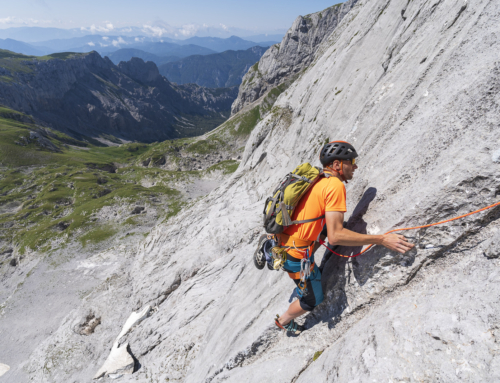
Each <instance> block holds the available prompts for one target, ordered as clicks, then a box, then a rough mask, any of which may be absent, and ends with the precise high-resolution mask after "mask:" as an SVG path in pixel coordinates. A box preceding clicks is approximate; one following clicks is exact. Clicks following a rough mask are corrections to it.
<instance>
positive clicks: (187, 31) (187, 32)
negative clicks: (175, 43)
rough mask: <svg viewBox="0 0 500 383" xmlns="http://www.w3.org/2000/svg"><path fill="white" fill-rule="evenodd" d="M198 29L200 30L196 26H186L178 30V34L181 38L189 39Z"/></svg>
mask: <svg viewBox="0 0 500 383" xmlns="http://www.w3.org/2000/svg"><path fill="white" fill-rule="evenodd" d="M198 29H200V27H199V26H198V25H195V24H186V25H183V26H182V27H181V28H180V29H179V33H180V34H181V35H183V36H186V37H190V36H194V35H195V34H196V32H198Z"/></svg>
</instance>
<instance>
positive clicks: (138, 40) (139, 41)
mask: <svg viewBox="0 0 500 383" xmlns="http://www.w3.org/2000/svg"><path fill="white" fill-rule="evenodd" d="M134 40H135V41H137V42H138V43H142V42H143V41H144V37H136V38H135V39H134Z"/></svg>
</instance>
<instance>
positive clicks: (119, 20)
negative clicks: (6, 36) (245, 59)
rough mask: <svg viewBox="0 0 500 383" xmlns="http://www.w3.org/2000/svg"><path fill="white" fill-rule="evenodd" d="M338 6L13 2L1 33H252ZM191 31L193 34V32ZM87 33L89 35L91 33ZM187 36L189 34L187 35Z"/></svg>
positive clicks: (257, 0) (227, 0)
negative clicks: (35, 29)
mask: <svg viewBox="0 0 500 383" xmlns="http://www.w3.org/2000/svg"><path fill="white" fill-rule="evenodd" d="M339 2H340V1H338V0H307V1H306V0H274V1H269V0H252V1H247V0H212V1H206V0H176V1H172V0H141V1H136V0H78V1H75V0H15V1H2V3H3V4H2V6H1V10H0V28H8V27H20V26H41V27H57V28H81V27H84V28H91V26H92V25H93V26H94V30H97V31H98V30H99V28H101V29H102V30H104V29H113V28H114V29H116V28H120V27H126V26H137V27H144V25H151V26H160V27H161V26H164V27H165V26H172V27H182V26H188V27H189V26H202V25H205V26H211V27H216V28H224V27H226V28H231V27H232V28H240V29H245V30H251V31H255V33H272V32H273V31H275V30H286V29H288V28H289V27H290V26H291V24H292V22H293V20H294V19H295V18H296V17H297V16H298V15H305V14H308V13H312V12H317V11H320V10H322V9H325V8H327V7H329V6H332V5H334V4H336V3H339ZM195 29H196V28H195V27H192V30H195ZM89 30H90V29H89ZM186 33H192V32H189V29H188V30H187V32H186Z"/></svg>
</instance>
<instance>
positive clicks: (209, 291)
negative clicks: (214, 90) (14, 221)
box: [0, 0, 500, 382]
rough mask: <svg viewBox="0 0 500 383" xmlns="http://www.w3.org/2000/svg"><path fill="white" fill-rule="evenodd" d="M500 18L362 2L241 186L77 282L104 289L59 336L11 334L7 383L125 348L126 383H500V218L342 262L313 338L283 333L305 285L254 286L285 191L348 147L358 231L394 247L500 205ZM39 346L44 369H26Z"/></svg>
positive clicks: (487, 217)
mask: <svg viewBox="0 0 500 383" xmlns="http://www.w3.org/2000/svg"><path fill="white" fill-rule="evenodd" d="M499 17H500V4H499V3H498V2H496V1H492V0H469V1H468V2H467V3H464V2H458V3H457V2H456V1H454V0H438V1H435V2H427V1H425V0H413V1H411V2H408V1H407V0H390V1H389V0H370V1H368V0H360V1H359V2H358V3H357V4H356V5H355V6H354V7H353V8H352V10H351V11H350V12H349V13H348V14H347V16H346V17H344V18H343V20H342V21H341V22H340V23H339V25H338V26H337V27H336V28H335V30H334V31H333V32H332V33H331V34H330V35H329V36H326V37H325V38H324V39H323V42H322V43H321V44H320V46H319V47H318V49H317V53H316V54H315V58H314V61H313V62H312V63H311V65H309V67H308V68H307V69H306V70H305V71H304V72H303V73H301V74H300V75H299V76H298V78H297V79H296V80H295V81H294V83H293V84H292V85H291V86H290V88H288V89H287V90H286V91H285V92H284V93H282V94H281V96H280V97H279V98H278V100H277V101H276V103H275V105H274V106H273V109H272V110H271V112H270V113H269V114H268V115H267V116H266V117H265V119H263V120H262V121H260V122H259V123H258V125H257V126H256V128H255V129H254V130H253V132H252V134H251V136H250V138H249V140H248V142H247V144H246V147H245V152H244V155H243V158H242V163H241V165H240V167H239V169H238V171H237V172H236V173H234V175H233V176H232V177H231V178H230V179H229V180H228V181H226V182H224V183H223V184H221V185H220V186H219V187H218V188H217V189H215V190H214V191H212V192H211V194H210V195H208V196H207V197H205V198H203V199H201V200H199V201H197V203H196V204H194V205H193V206H192V207H191V208H188V209H185V210H184V211H182V212H180V213H179V215H177V216H176V217H175V218H173V219H172V220H170V221H169V222H167V223H164V224H161V225H159V226H157V227H156V228H155V229H153V230H152V231H151V233H150V234H149V235H148V237H147V238H146V239H145V240H144V241H143V242H142V243H139V244H138V245H137V247H136V248H128V249H126V248H123V249H120V248H118V247H117V248H115V249H110V250H109V251H107V252H102V253H99V254H94V255H91V256H90V257H88V258H87V259H85V260H80V261H79V262H80V266H78V267H77V265H78V262H77V261H76V260H75V261H74V262H73V261H72V262H68V263H66V264H65V265H66V266H64V267H66V269H67V270H68V271H67V273H68V277H67V279H68V281H66V280H65V282H64V283H66V284H68V283H69V280H73V281H79V282H78V283H82V285H83V282H82V281H85V280H90V278H92V280H95V281H100V283H101V284H100V285H99V286H98V287H96V288H94V289H91V290H88V289H87V288H84V287H82V290H84V291H85V292H84V293H82V295H81V297H80V298H79V299H77V298H73V300H71V304H72V305H73V306H72V309H68V308H64V309H61V310H62V313H59V317H58V318H59V320H58V321H51V320H50V318H48V319H47V321H46V323H45V324H39V323H37V322H36V321H31V322H30V323H31V326H35V328H39V329H40V334H39V335H38V336H37V338H36V339H34V340H31V339H30V338H27V337H25V335H24V334H23V333H21V332H16V333H12V332H9V333H8V334H9V335H8V338H9V339H8V342H5V343H4V342H3V344H5V345H3V347H2V350H1V353H0V362H2V363H5V364H7V365H9V366H10V367H11V370H10V371H9V372H7V373H6V375H5V376H4V378H5V381H7V382H19V381H29V379H32V380H34V381H37V380H38V381H43V380H44V379H45V380H46V381H52V382H67V381H75V382H84V381H85V382H86V381H89V379H90V378H91V377H93V376H94V375H95V374H96V373H97V371H98V370H99V369H100V368H101V366H103V365H104V363H105V361H106V359H107V358H108V356H109V355H110V351H111V349H112V347H113V343H114V342H115V341H116V342H117V343H115V347H113V350H114V351H113V352H116V350H120V349H121V352H122V354H120V355H122V356H127V355H133V356H134V357H135V358H136V359H135V362H134V360H132V359H131V358H132V357H131V356H128V357H124V361H125V362H126V363H128V364H126V363H125V364H124V365H123V370H126V371H125V372H132V371H135V372H134V373H133V374H132V375H128V374H126V375H123V376H122V377H121V381H122V382H132V381H141V382H145V381H153V382H162V381H177V382H222V381H225V382H259V381H268V380H272V381H276V382H311V381H314V382H334V381H335V382H372V381H392V382H422V381H427V382H434V381H443V382H460V381H463V382H495V381H498V380H499V379H500V359H499V358H500V356H499V355H500V354H499V351H500V348H499V343H500V332H499V325H498V318H499V317H500V306H499V305H498V300H499V299H500V293H499V291H500V274H499V272H498V268H499V267H500V261H499V256H500V247H499V246H500V245H499V243H498V238H499V236H500V234H499V233H500V221H499V218H500V209H499V208H498V207H497V208H494V209H491V210H488V211H486V212H483V213H479V214H476V215H473V216H469V217H466V218H464V219H463V220H460V221H454V222H451V223H448V224H445V225H443V226H438V227H434V228H429V229H422V230H416V231H411V232H407V235H408V236H409V238H410V239H411V240H412V241H414V242H415V243H416V244H417V246H416V249H415V250H413V251H412V252H410V253H408V254H406V255H400V254H396V253H392V252H390V251H387V250H386V249H384V248H381V247H374V248H373V249H372V250H370V251H368V252H366V253H365V254H363V255H362V256H359V257H357V258H354V259H351V260H346V259H345V258H340V257H338V258H337V257H333V258H331V259H330V261H329V263H328V264H327V265H326V268H325V271H324V276H323V283H324V290H325V292H326V294H325V302H324V303H322V304H321V305H320V306H319V307H318V308H317V309H316V310H315V311H314V312H313V313H312V314H310V315H308V316H306V317H304V318H302V319H301V322H304V323H305V325H306V327H307V328H308V330H307V331H306V332H305V333H303V334H302V335H300V336H299V337H290V336H287V335H286V334H284V333H283V332H281V331H278V330H277V329H276V328H275V326H274V324H273V322H272V318H273V317H274V315H275V314H276V313H282V312H283V311H284V310H285V309H286V307H287V306H288V304H289V301H291V300H292V299H293V296H291V293H292V291H293V287H294V285H293V283H292V282H291V281H290V279H289V278H288V277H287V276H286V275H285V274H283V273H282V272H277V271H269V270H263V271H260V270H256V269H255V268H254V266H253V263H252V254H253V252H254V250H255V246H256V244H257V238H258V236H259V234H260V233H261V232H262V229H261V212H262V204H263V201H264V199H265V198H266V196H267V195H268V194H269V193H270V192H271V190H272V188H273V186H274V184H275V183H276V180H277V179H279V178H280V177H282V176H283V175H284V174H286V173H287V172H288V171H290V169H293V168H294V167H295V166H296V165H298V164H300V163H302V162H304V161H311V162H313V163H315V164H316V163H317V154H318V149H319V148H320V147H321V146H322V144H323V143H324V142H326V141H328V140H332V139H344V140H348V141H350V142H352V143H353V144H354V145H355V147H356V148H357V149H358V152H359V153H360V158H359V159H360V161H359V169H358V170H357V171H356V173H355V178H354V180H353V181H352V182H349V184H348V185H347V196H348V213H347V215H346V220H347V225H348V227H350V228H351V229H353V230H356V231H359V232H365V233H366V232H368V233H384V232H386V231H388V230H390V229H393V228H397V227H409V226H415V225H422V224H427V223H431V222H436V221H439V220H443V219H448V218H451V217H454V216H457V215H460V214H464V213H467V212H469V211H471V210H474V209H477V208H480V207H483V206H486V205H489V204H491V203H493V202H496V201H498V200H499V195H500V187H499V184H500V176H499V174H500V172H499V166H500V159H499V158H500V143H499V141H498V126H499V117H498V116H499V112H500V96H499V95H500V64H499V62H498V55H497V52H498V49H499V48H500V46H499V44H500V42H499V41H500V40H499V39H498V36H499V34H500V26H499V24H498V22H497V20H498V18H499ZM358 250H359V249H356V248H345V247H344V248H341V249H339V251H340V252H341V253H344V254H353V253H355V252H357V251H358ZM317 256H318V258H319V259H320V258H321V252H318V254H317ZM19 270H24V271H25V272H27V270H28V269H26V268H24V269H23V268H22V267H20V268H19ZM19 272H20V271H19ZM16 275H17V274H16ZM17 277H18V278H21V276H20V275H17ZM47 278H49V277H47ZM85 278H87V279H85ZM27 281H30V279H29V278H27ZM75 283H77V282H73V284H75ZM26 286H27V282H25V283H24V287H22V286H21V287H19V288H18V289H19V292H17V293H16V294H13V295H12V298H10V300H9V301H8V302H6V303H5V304H4V305H3V306H2V307H3V308H2V317H1V319H0V320H1V321H2V322H3V323H8V320H9V318H11V315H12V314H10V313H11V312H13V310H14V308H16V307H17V308H18V307H21V306H22V304H25V305H26V307H27V305H28V302H30V299H33V297H36V296H37V295H36V294H37V293H36V290H35V289H32V290H27V289H28V287H26ZM23 289H26V290H23ZM16 291H18V290H16ZM23 291H25V293H22V292H23ZM28 291H30V292H31V294H32V295H28V293H27V292H28ZM51 291H53V290H51ZM58 294H59V295H58ZM54 296H57V297H60V296H64V295H62V294H61V293H57V294H56V293H54ZM50 300H51V298H50V296H47V301H50ZM76 302H80V303H79V304H77V303H76ZM57 307H64V306H62V305H59V306H57ZM133 310H136V311H139V310H142V312H141V313H139V314H137V315H134V316H132V317H130V314H131V312H132V311H133ZM144 313H146V314H144ZM140 314H143V315H142V316H141V315H140ZM9 315H10V316H9ZM47 316H48V315H47ZM129 317H130V318H131V319H132V320H131V321H127V318H129ZM93 318H99V325H97V326H96V327H92V326H93V325H92V326H90V322H92V321H93ZM10 320H11V321H12V319H10ZM126 322H127V323H126ZM92 323H95V321H94V322H92ZM124 325H125V326H124ZM36 326H38V327H36ZM89 326H90V327H92V333H91V334H90V335H84V334H83V335H82V333H81V332H79V331H78V329H80V328H88V327H89ZM123 329H124V330H129V331H128V332H126V333H125V332H124V331H122V330H123ZM7 331H8V329H7V328H6V326H5V325H3V326H2V336H4V335H3V334H6V333H7ZM119 334H120V336H119ZM26 342H33V345H32V347H31V349H30V350H31V351H30V353H25V354H24V356H23V357H22V358H17V359H16V358H14V357H12V355H11V354H13V352H12V353H9V350H15V349H16V346H17V345H18V344H23V345H26ZM120 345H121V347H118V346H120ZM124 351H126V352H124ZM112 355H114V354H112ZM130 360H132V362H130ZM106 365H108V364H106ZM106 365H105V366H106ZM101 371H102V370H101ZM119 375H121V374H117V375H113V377H117V376H119Z"/></svg>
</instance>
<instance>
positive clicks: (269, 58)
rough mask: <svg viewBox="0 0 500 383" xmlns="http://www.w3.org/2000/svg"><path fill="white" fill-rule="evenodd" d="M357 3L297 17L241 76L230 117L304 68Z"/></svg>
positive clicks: (352, 0) (349, 0)
mask: <svg viewBox="0 0 500 383" xmlns="http://www.w3.org/2000/svg"><path fill="white" fill-rule="evenodd" d="M357 1H358V0H348V1H346V2H345V3H342V4H337V5H334V6H332V7H330V8H327V9H325V10H323V11H321V12H317V13H312V14H310V15H306V16H299V17H297V19H295V21H294V23H293V25H292V27H291V28H290V29H289V30H288V32H287V33H286V34H285V37H283V40H282V41H281V43H280V44H275V45H273V46H271V47H270V48H269V49H268V50H267V51H266V53H264V55H263V56H262V58H261V59H260V60H259V62H258V63H257V64H255V65H254V66H253V67H251V68H250V70H249V71H248V72H247V74H246V75H245V76H244V77H243V82H242V86H241V87H240V89H239V92H238V98H237V99H236V100H235V101H234V103H233V106H232V108H231V112H232V114H235V113H237V112H239V111H240V110H241V109H242V108H243V107H244V106H245V105H247V104H250V103H252V102H254V101H256V100H257V99H259V98H260V97H262V96H263V95H264V94H266V92H268V91H269V90H271V89H272V88H275V87H277V86H278V85H280V84H282V83H284V82H285V81H286V80H287V79H291V78H293V77H294V76H295V75H297V74H298V73H300V72H301V71H302V70H303V69H305V68H307V67H308V66H309V64H311V63H312V61H313V60H314V58H315V53H316V51H317V49H318V47H319V45H320V44H321V42H322V41H323V40H324V39H325V38H327V37H328V36H329V35H330V34H331V33H332V31H333V30H334V29H335V28H336V27H337V25H338V24H339V23H340V21H341V20H342V19H343V18H344V17H345V15H346V14H347V13H348V12H349V11H350V10H351V9H352V7H354V5H355V4H356V3H357ZM170 65H171V64H170Z"/></svg>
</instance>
